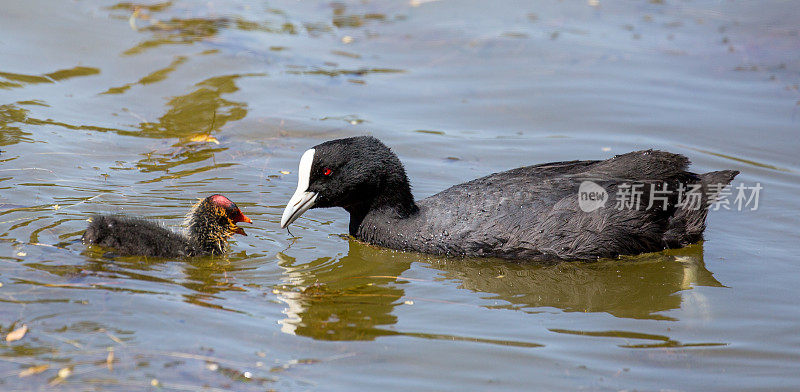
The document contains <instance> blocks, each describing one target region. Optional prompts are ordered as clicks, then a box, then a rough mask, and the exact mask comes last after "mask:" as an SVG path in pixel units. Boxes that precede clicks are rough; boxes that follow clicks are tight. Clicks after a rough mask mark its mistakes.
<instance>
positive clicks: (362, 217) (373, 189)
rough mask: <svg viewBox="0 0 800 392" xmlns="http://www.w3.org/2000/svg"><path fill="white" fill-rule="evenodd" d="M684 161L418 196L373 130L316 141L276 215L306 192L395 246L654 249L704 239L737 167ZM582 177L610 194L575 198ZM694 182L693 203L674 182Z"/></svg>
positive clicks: (572, 171) (570, 171)
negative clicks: (584, 205)
mask: <svg viewBox="0 0 800 392" xmlns="http://www.w3.org/2000/svg"><path fill="white" fill-rule="evenodd" d="M309 151H311V150H309ZM688 165H689V160H688V159H687V158H686V157H684V156H682V155H679V154H672V153H668V152H664V151H656V150H646V151H635V152H631V153H627V154H623V155H618V156H616V157H614V158H611V159H608V160H604V161H597V160H595V161H569V162H553V163H545V164H540V165H534V166H526V167H521V168H517V169H513V170H508V171H504V172H500V173H495V174H491V175H488V176H486V177H482V178H479V179H476V180H472V181H469V182H466V183H463V184H459V185H455V186H453V187H451V188H449V189H447V190H444V191H442V192H440V193H438V194H436V195H433V196H430V197H428V198H426V199H423V200H420V201H416V202H415V201H414V199H413V196H412V194H411V188H410V185H409V182H408V178H407V176H406V173H405V169H404V168H403V166H402V164H401V163H400V160H399V159H398V158H397V156H396V155H395V154H394V153H393V152H392V151H391V150H390V149H389V148H388V147H386V146H385V145H384V144H383V143H381V142H380V141H379V140H378V139H375V138H373V137H355V138H348V139H339V140H332V141H329V142H325V143H322V144H320V145H318V146H315V147H314V151H313V162H312V163H311V165H310V172H309V177H308V186H307V189H306V192H305V194H306V195H307V196H306V198H305V199H303V200H300V199H297V200H296V198H299V197H300V196H298V195H299V194H300V193H301V190H300V189H298V193H296V195H295V197H293V198H292V202H290V205H288V206H287V207H286V212H285V213H284V218H283V220H282V222H281V224H282V226H286V225H288V224H290V223H291V222H292V221H294V219H296V218H297V217H298V216H299V215H300V214H302V212H304V211H305V210H306V209H307V208H308V207H307V206H306V207H305V209H301V208H300V204H302V203H306V202H308V201H310V202H311V203H312V207H311V208H318V207H343V208H344V209H345V210H347V211H348V212H349V213H350V227H349V229H350V234H351V235H353V236H354V237H356V238H358V239H360V240H363V241H366V242H368V243H372V244H377V245H381V246H385V247H389V248H394V249H401V250H413V251H419V252H424V253H432V254H445V255H461V256H491V257H500V258H506V259H525V260H553V259H566V260H594V259H597V258H601V257H615V256H618V255H623V254H637V253H643V252H652V251H658V250H661V249H664V248H675V247H681V246H684V245H687V244H690V243H694V242H697V241H699V240H701V239H702V235H703V231H704V230H705V218H706V215H707V213H708V205H709V204H710V202H711V201H713V200H714V199H715V197H716V194H717V192H718V191H719V188H718V186H723V185H727V184H729V183H730V181H732V180H733V178H734V177H735V176H736V175H737V174H738V172H737V171H733V170H723V171H717V172H710V173H705V174H695V173H692V172H689V171H687V167H688ZM326 173H327V174H326ZM301 175H302V173H301ZM584 181H592V182H594V183H596V184H597V185H599V186H600V187H602V188H603V189H604V190H605V191H606V192H607V193H608V197H609V198H611V199H612V200H610V203H607V205H605V207H603V208H598V209H596V210H594V211H591V212H585V211H584V210H582V209H581V208H579V200H578V197H579V188H580V186H581V183H583V182H584ZM630 184H641V187H642V188H641V189H642V190H643V191H644V192H643V193H644V194H642V195H641V197H640V199H639V200H638V201H635V202H631V206H630V207H629V208H615V207H614V205H613V203H614V200H613V197H614V195H615V194H618V192H619V191H620V190H621V189H622V188H625V187H626V186H628V185H630ZM712 184H719V185H713V186H712ZM651 186H654V187H656V189H657V190H661V189H665V188H662V187H664V186H666V187H667V188H666V189H667V190H670V191H671V192H670V193H669V194H668V195H666V196H663V197H662V198H660V199H659V198H653V202H654V203H653V205H652V206H650V193H649V191H650V187H651ZM693 188H696V189H695V191H697V192H698V194H699V195H700V200H699V205H697V206H692V205H688V203H686V200H685V199H680V198H679V196H681V192H680V191H679V189H684V190H690V189H693ZM657 195H658V194H657ZM685 195H686V193H684V196H685ZM312 196H313V197H312ZM662 199H663V200H662ZM682 201H683V204H682V203H681V202H682ZM301 202H302V203H301ZM293 204H294V205H293ZM306 204H307V203H306ZM634 207H635V208H634ZM648 207H650V208H648ZM694 207H696V208H694ZM298 212H299V213H298Z"/></svg>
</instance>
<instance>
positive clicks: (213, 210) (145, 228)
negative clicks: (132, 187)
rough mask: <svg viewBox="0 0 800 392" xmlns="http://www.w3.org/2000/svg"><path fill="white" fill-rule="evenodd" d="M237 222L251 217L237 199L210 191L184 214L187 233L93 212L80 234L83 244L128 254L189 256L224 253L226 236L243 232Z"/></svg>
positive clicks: (150, 222)
mask: <svg viewBox="0 0 800 392" xmlns="http://www.w3.org/2000/svg"><path fill="white" fill-rule="evenodd" d="M238 222H245V223H251V222H252V221H251V220H250V218H248V217H247V216H246V215H244V214H243V213H242V211H240V210H239V207H237V206H236V203H234V202H232V201H231V200H230V199H228V198H227V197H225V196H222V195H211V196H209V197H206V198H205V199H202V200H200V201H198V202H197V204H195V205H194V206H193V207H192V209H191V210H190V211H189V214H188V215H187V216H186V220H185V221H184V225H185V226H186V231H187V234H186V235H184V234H179V233H175V232H173V231H171V230H169V229H167V228H165V227H163V226H161V225H160V224H159V223H157V222H153V221H151V220H147V219H141V218H131V217H126V216H119V215H96V216H93V217H92V218H91V223H89V227H88V228H87V229H86V232H85V233H84V234H83V238H82V239H83V242H84V243H85V244H92V245H100V246H103V247H107V248H113V249H114V250H115V253H117V254H120V255H131V256H153V257H169V258H175V257H188V256H201V255H212V254H216V255H219V254H223V253H225V252H226V251H227V248H228V238H230V237H231V236H233V235H234V234H241V235H247V234H245V232H244V230H243V229H242V228H241V227H239V226H236V223H238Z"/></svg>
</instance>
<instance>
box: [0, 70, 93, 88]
mask: <svg viewBox="0 0 800 392" xmlns="http://www.w3.org/2000/svg"><path fill="white" fill-rule="evenodd" d="M99 73H100V70H99V69H97V68H94V67H81V66H76V67H72V68H68V69H59V70H57V71H53V72H50V73H46V74H43V75H26V74H19V73H11V72H0V78H2V79H5V80H0V89H9V88H17V87H23V86H25V85H30V84H40V83H55V82H59V81H62V80H66V79H71V78H75V77H81V76H89V75H97V74H99Z"/></svg>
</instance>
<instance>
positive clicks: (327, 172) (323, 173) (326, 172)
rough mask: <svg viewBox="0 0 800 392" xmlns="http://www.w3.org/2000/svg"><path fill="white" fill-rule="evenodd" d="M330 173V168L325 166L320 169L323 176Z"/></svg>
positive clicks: (331, 171)
mask: <svg viewBox="0 0 800 392" xmlns="http://www.w3.org/2000/svg"><path fill="white" fill-rule="evenodd" d="M331 173H333V170H331V169H329V168H327V167H326V168H324V169H322V175H323V176H329V175H331Z"/></svg>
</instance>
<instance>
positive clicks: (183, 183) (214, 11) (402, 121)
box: [0, 0, 800, 391]
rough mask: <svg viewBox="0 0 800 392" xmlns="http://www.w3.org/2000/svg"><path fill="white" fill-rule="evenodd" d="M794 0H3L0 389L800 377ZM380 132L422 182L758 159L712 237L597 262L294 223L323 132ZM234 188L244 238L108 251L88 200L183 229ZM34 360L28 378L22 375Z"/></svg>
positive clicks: (455, 385) (475, 385)
mask: <svg viewBox="0 0 800 392" xmlns="http://www.w3.org/2000/svg"><path fill="white" fill-rule="evenodd" d="M799 15H800V6H798V4H797V3H796V2H791V1H779V0H769V1H760V2H748V1H724V2H720V1H711V0H695V1H680V0H675V1H655V0H650V1H623V2H606V1H604V0H599V1H597V0H591V1H588V2H587V1H540V2H525V1H507V2H501V3H492V2H486V1H472V0H460V1H455V0H440V1H435V0H412V1H410V2H409V1H361V0H359V1H349V0H348V1H335V2H328V1H326V2H309V1H302V2H300V1H287V0H277V1H269V2H265V1H257V2H256V1H253V2H247V1H226V2H222V1H206V2H193V1H181V0H178V1H172V2H163V3H142V4H134V3H114V2H103V1H88V0H87V1H70V2H48V1H25V2H21V1H13V2H6V4H4V6H3V11H2V12H1V13H0V53H2V57H0V150H2V152H0V283H2V286H1V287H0V333H1V334H2V336H6V334H8V333H10V332H11V331H13V330H17V329H18V328H20V327H21V326H22V325H26V326H27V327H28V331H27V333H26V334H25V336H24V337H23V338H22V339H20V340H17V341H10V342H5V341H4V344H2V345H0V389H2V390H4V391H11V390H24V391H27V390H34V389H54V390H119V391H126V390H141V389H148V388H152V389H163V390H199V389H202V390H209V391H213V390H235V391H263V390H270V389H275V390H320V391H322V390H324V391H330V390H333V391H349V390H375V389H378V388H380V389H381V390H402V391H407V390H490V391H498V390H600V391H605V390H613V391H617V390H634V389H635V390H653V391H656V390H685V391H689V390H727V391H731V390H747V391H753V390H782V389H784V390H796V389H797V388H798V387H799V386H800V333H799V332H800V307H798V300H797V298H798V297H800V285H798V284H797V280H798V277H799V276H800V262H798V258H797V255H798V253H800V246H798V244H799V243H800V230H798V228H800V223H798V218H800V201H798V197H797V195H798V194H800V156H798V154H797V152H798V147H800V140H799V139H800V134H799V132H800V92H799V91H798V83H800V56H799V55H798V53H800V29H799V28H798V25H797V19H798V16H799ZM363 134H369V135H374V136H376V137H378V138H380V139H381V140H383V141H384V142H385V143H386V144H387V145H389V146H391V147H392V148H393V149H394V151H395V152H396V153H397V154H398V155H399V156H400V158H401V160H402V161H403V162H404V163H405V164H406V167H407V170H408V173H409V176H410V178H411V181H412V185H413V187H414V192H415V195H416V196H417V197H418V198H422V197H426V196H428V195H431V194H434V193H436V192H438V191H440V190H442V189H445V188H447V187H448V186H450V185H453V184H456V183H459V182H462V181H465V180H469V179H472V178H476V177H479V176H482V175H486V174H489V173H492V172H497V171H501V170H505V169H509V168H513V167H517V166H521V165H527V164H533V163H541V162H549V161H558V160H569V159H601V158H607V157H610V156H613V155H614V154H619V153H623V152H627V151H631V150H635V149H644V148H658V149H664V150H669V151H673V152H677V153H682V154H685V155H687V156H688V157H690V158H691V159H692V162H693V166H692V169H693V170H694V171H697V172H706V171H712V170H723V169H735V170H739V171H741V174H740V175H739V177H737V179H736V180H735V184H738V183H744V184H748V185H754V184H760V185H761V186H763V191H762V192H761V194H760V204H759V207H758V209H757V210H751V209H750V208H745V209H743V210H741V211H739V210H738V209H737V208H730V209H727V210H726V209H724V208H723V209H720V210H719V211H713V212H712V213H711V214H710V215H709V218H708V229H707V230H706V240H705V242H703V243H699V244H695V245H691V246H689V247H686V248H684V249H677V250H669V251H664V252H660V253H653V254H646V255H641V256H638V257H627V258H623V259H621V260H607V261H600V262H597V263H588V264H586V263H560V264H555V265H540V264H533V263H524V262H522V263H511V262H506V261H499V260H481V259H447V258H441V257H431V256H425V255H420V254H415V253H404V252H395V251H390V250H386V249H380V248H377V247H372V246H367V245H364V244H361V243H358V242H356V241H353V240H351V239H348V238H347V237H346V236H343V234H345V233H347V224H348V217H347V215H346V213H345V212H344V211H343V210H341V209H338V210H313V211H309V212H308V213H306V214H305V215H304V216H303V217H302V218H300V219H299V220H298V221H297V222H296V223H295V224H294V225H293V226H292V234H289V233H287V232H286V230H281V229H280V227H279V221H280V217H281V213H282V211H283V207H284V205H285V203H286V201H287V200H289V198H290V197H291V195H292V193H293V192H294V190H295V185H296V181H297V177H296V170H297V163H298V160H299V157H300V155H301V154H302V152H303V151H304V150H305V149H307V148H309V147H311V146H313V145H315V144H317V143H320V142H322V141H325V140H329V139H333V138H338V137H347V136H355V135H363ZM212 193H223V194H225V195H227V196H229V197H230V198H231V199H232V200H234V201H235V202H236V203H237V204H238V205H239V206H240V207H241V208H242V209H243V211H244V213H245V214H247V215H248V216H249V217H251V218H252V219H253V224H252V225H247V224H244V225H242V226H243V227H244V228H245V230H246V231H247V233H248V236H246V237H241V236H240V237H237V238H236V242H234V243H233V244H232V247H231V253H230V255H229V256H227V257H224V258H223V257H217V258H197V259H191V260H159V259H150V260H146V259H141V258H135V257H110V256H109V255H108V254H106V253H105V252H104V251H102V250H98V249H87V248H86V247H85V246H84V245H83V244H81V242H80V236H81V233H82V231H83V229H84V228H85V227H86V224H87V223H86V219H87V218H88V217H89V216H91V214H93V213H124V214H130V215H137V216H145V217H150V218H154V219H159V220H162V221H163V222H165V224H166V225H168V226H171V227H173V228H175V229H176V230H177V229H178V227H179V225H180V224H181V221H182V218H183V215H184V214H185V213H186V211H187V210H188V208H189V207H190V206H191V205H192V204H193V203H194V201H195V200H196V199H197V198H199V197H204V196H206V195H209V194H212ZM20 373H23V374H22V375H23V376H24V377H20Z"/></svg>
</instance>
